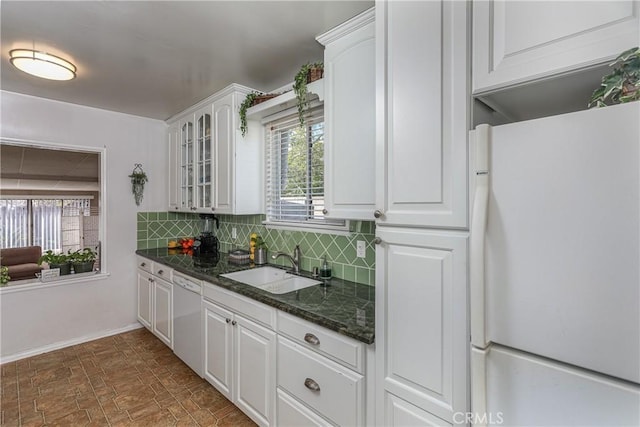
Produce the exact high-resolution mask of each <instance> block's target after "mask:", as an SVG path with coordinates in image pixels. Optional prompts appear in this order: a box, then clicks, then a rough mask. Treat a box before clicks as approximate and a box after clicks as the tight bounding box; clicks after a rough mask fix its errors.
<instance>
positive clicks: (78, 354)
mask: <svg viewBox="0 0 640 427" xmlns="http://www.w3.org/2000/svg"><path fill="white" fill-rule="evenodd" d="M0 369H1V375H2V376H1V378H0V379H1V390H2V395H1V401H0V411H1V413H0V423H1V425H2V426H42V425H47V426H54V425H60V426H164V425H166V426H174V425H175V426H234V427H235V426H238V427H244V426H254V425H255V424H254V423H253V422H252V421H251V420H250V419H249V418H248V417H247V416H246V415H244V414H243V413H242V412H241V411H240V410H239V409H238V408H237V407H236V406H234V405H233V404H232V403H231V402H230V401H229V400H227V399H226V398H225V397H224V396H222V395H221V394H220V393H218V392H217V391H216V389H214V388H213V387H212V386H210V385H209V383H207V382H206V381H205V380H203V379H202V378H200V377H198V375H196V374H195V373H194V372H193V371H192V370H191V369H189V368H188V367H187V365H185V364H184V363H182V361H181V360H180V359H178V358H177V357H176V356H175V355H174V354H173V352H172V351H171V350H170V349H169V348H168V347H166V346H165V345H164V344H163V343H162V342H160V341H159V340H158V339H157V338H156V337H154V336H153V335H152V334H151V333H150V332H148V331H147V330H146V329H144V328H143V329H137V330H135V331H131V332H126V333H123V334H119V335H114V336H111V337H107V338H102V339H99V340H96V341H90V342H87V343H84V344H80V345H75V346H71V347H67V348H63V349H61V350H56V351H52V352H50V353H46V354H41V355H38V356H34V357H30V358H27V359H22V360H19V361H16V362H11V363H6V364H4V365H1V366H0Z"/></svg>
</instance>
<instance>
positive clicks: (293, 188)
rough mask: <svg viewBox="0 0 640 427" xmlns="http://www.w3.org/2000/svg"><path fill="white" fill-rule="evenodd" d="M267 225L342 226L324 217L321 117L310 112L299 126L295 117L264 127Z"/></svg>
mask: <svg viewBox="0 0 640 427" xmlns="http://www.w3.org/2000/svg"><path fill="white" fill-rule="evenodd" d="M265 135H266V139H267V141H266V142H267V164H266V175H267V177H266V181H267V221H269V222H280V223H295V224H299V223H304V224H306V225H313V224H317V225H333V226H342V225H344V221H343V220H328V219H326V218H325V217H324V214H323V213H322V211H323V210H324V114H323V108H322V106H320V107H317V108H314V109H312V110H311V111H310V112H309V114H308V115H307V116H305V125H304V127H302V126H300V121H299V119H298V114H297V112H296V113H293V114H291V115H289V116H285V117H283V118H280V119H277V120H275V121H272V122H270V123H267V124H266V132H265Z"/></svg>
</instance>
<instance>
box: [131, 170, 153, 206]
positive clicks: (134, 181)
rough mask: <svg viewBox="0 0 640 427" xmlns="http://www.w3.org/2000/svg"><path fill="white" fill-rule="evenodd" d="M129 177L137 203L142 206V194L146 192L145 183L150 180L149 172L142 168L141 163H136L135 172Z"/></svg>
mask: <svg viewBox="0 0 640 427" xmlns="http://www.w3.org/2000/svg"><path fill="white" fill-rule="evenodd" d="M129 178H131V192H132V193H133V198H134V199H135V201H136V205H137V206H140V203H141V202H142V195H143V193H144V184H145V182H147V181H149V178H147V174H146V173H144V171H143V170H142V164H141V163H136V164H135V167H134V168H133V172H131V175H129Z"/></svg>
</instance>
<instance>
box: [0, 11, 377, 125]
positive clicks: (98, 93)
mask: <svg viewBox="0 0 640 427" xmlns="http://www.w3.org/2000/svg"><path fill="white" fill-rule="evenodd" d="M371 6H373V1H364V0H354V1H347V0H344V1H338V0H334V1H329V0H325V1H301V0H298V1H198V2H191V1H68V2H67V1H7V0H2V1H1V2H0V17H1V27H0V28H1V33H0V35H1V39H2V43H1V49H2V62H1V63H2V65H1V69H0V71H1V87H2V89H3V90H7V91H12V92H18V93H24V94H28V95H33V96H39V97H43V98H50V99H56V100H60V101H66V102H71V103H75V104H81V105H88V106H92V107H97V108H102V109H107V110H113V111H119V112H123V113H129V114H134V115H138V116H144V117H151V118H155V119H161V120H166V119H167V118H169V117H171V116H173V115H174V114H176V113H179V112H180V111H182V110H184V109H185V108H187V107H189V106H191V105H193V104H195V103H197V102H198V101H200V100H202V99H204V98H206V97H208V96H209V95H211V94H213V93H215V92H216V91H218V90H220V89H222V88H224V87H225V86H227V85H229V84H230V83H239V84H242V85H245V86H249V87H252V88H255V89H258V90H263V91H269V90H274V89H276V88H279V87H282V86H284V85H286V84H288V83H290V82H291V81H292V80H293V77H294V75H295V74H296V72H297V71H298V69H299V68H300V66H301V65H302V64H305V63H306V62H309V61H317V60H321V59H322V52H323V49H322V46H321V45H320V44H319V43H318V42H316V40H315V37H316V36H317V35H318V34H321V33H323V32H325V31H326V30H328V29H331V28H333V27H334V26H336V25H337V24H340V23H342V22H344V21H346V20H347V19H349V18H351V17H353V16H355V15H357V14H358V13H360V12H361V11H364V10H366V9H368V8H369V7H371ZM25 47H26V48H33V47H35V49H37V50H41V51H46V52H49V53H53V54H56V55H59V56H62V57H64V58H66V59H69V60H71V61H72V62H73V63H75V65H76V66H77V67H78V76H77V77H76V78H75V79H74V80H71V81H67V82H59V81H47V80H43V79H39V78H37V77H32V76H29V75H27V74H25V73H23V72H21V71H19V70H17V69H16V68H14V67H13V66H12V65H11V64H10V63H9V51H10V50H11V49H15V48H25Z"/></svg>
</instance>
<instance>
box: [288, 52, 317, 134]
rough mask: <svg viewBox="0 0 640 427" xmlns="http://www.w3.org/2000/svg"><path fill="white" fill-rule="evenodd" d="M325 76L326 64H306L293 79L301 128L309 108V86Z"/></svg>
mask: <svg viewBox="0 0 640 427" xmlns="http://www.w3.org/2000/svg"><path fill="white" fill-rule="evenodd" d="M323 75H324V64H323V63H322V62H313V63H307V64H304V65H303V66H302V67H301V68H300V71H298V74H296V76H295V78H294V79H293V91H294V92H295V94H296V101H297V107H298V118H299V119H300V126H304V113H305V111H306V110H307V109H308V108H309V92H308V91H307V84H308V83H311V82H314V81H316V80H319V79H321V78H322V76H323Z"/></svg>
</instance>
